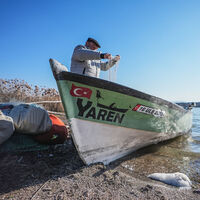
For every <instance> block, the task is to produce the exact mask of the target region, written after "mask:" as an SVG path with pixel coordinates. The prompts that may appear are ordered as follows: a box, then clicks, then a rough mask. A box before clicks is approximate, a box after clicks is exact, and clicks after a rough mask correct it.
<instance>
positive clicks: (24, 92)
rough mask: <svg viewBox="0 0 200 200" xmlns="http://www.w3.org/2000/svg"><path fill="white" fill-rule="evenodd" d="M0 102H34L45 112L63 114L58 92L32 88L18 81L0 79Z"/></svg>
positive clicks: (52, 89) (50, 89)
mask: <svg viewBox="0 0 200 200" xmlns="http://www.w3.org/2000/svg"><path fill="white" fill-rule="evenodd" d="M0 102H3V103H5V102H24V103H31V102H34V103H37V104H40V105H42V106H43V107H44V108H45V109H46V110H49V111H54V112H64V109H63V106H62V103H61V99H60V95H59V92H58V91H57V90H56V89H55V88H46V87H41V86H37V85H34V86H33V85H30V84H28V83H27V82H26V81H24V80H20V79H0ZM40 102H41V103H40Z"/></svg>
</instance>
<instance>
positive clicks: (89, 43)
mask: <svg viewBox="0 0 200 200" xmlns="http://www.w3.org/2000/svg"><path fill="white" fill-rule="evenodd" d="M86 46H87V47H88V48H89V49H91V50H97V49H98V46H97V45H96V44H95V43H94V42H86Z"/></svg>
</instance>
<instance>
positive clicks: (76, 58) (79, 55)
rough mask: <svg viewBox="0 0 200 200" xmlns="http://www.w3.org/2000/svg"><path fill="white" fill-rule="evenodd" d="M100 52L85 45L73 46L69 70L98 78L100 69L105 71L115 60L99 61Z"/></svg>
mask: <svg viewBox="0 0 200 200" xmlns="http://www.w3.org/2000/svg"><path fill="white" fill-rule="evenodd" d="M100 55H101V52H99V51H94V50H90V49H88V48H87V47H86V46H83V45H78V46H76V47H75V49H74V52H73V54H72V58H71V69H70V70H71V72H73V73H78V74H84V75H87V76H92V77H97V78H99V75H100V71H101V70H103V71H107V70H108V69H110V68H111V67H112V66H113V65H115V64H116V62H117V61H116V60H114V59H111V60H110V61H107V62H102V61H101V57H100Z"/></svg>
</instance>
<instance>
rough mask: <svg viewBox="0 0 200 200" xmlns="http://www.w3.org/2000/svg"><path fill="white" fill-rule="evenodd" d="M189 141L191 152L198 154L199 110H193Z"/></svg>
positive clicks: (199, 134) (199, 137)
mask: <svg viewBox="0 0 200 200" xmlns="http://www.w3.org/2000/svg"><path fill="white" fill-rule="evenodd" d="M192 113H193V120H192V122H193V123H192V133H191V141H189V142H188V146H189V150H191V152H197V153H200V108H193V109H192Z"/></svg>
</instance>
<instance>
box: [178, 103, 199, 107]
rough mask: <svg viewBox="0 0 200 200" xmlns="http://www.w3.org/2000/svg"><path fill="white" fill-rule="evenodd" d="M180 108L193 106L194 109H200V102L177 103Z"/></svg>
mask: <svg viewBox="0 0 200 200" xmlns="http://www.w3.org/2000/svg"><path fill="white" fill-rule="evenodd" d="M176 104H178V105H179V106H182V107H184V108H186V107H189V106H192V107H200V102H176Z"/></svg>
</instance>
